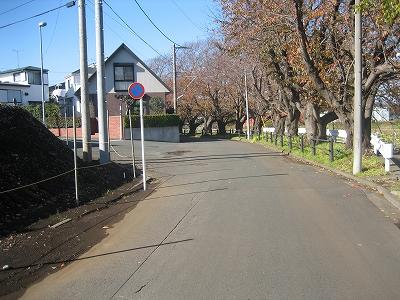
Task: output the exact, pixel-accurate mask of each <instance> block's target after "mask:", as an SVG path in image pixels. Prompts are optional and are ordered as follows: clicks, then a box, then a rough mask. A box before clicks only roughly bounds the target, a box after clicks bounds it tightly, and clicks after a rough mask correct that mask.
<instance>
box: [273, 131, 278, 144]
mask: <svg viewBox="0 0 400 300" xmlns="http://www.w3.org/2000/svg"><path fill="white" fill-rule="evenodd" d="M274 142H275V146H276V145H278V134H277V133H275V134H274Z"/></svg>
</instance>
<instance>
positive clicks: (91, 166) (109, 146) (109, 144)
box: [0, 110, 136, 205]
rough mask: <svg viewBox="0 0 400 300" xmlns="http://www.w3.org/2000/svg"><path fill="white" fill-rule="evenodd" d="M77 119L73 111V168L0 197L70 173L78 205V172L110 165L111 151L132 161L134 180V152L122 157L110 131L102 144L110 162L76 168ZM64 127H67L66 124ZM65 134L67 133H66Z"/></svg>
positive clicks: (5, 192)
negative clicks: (111, 137)
mask: <svg viewBox="0 0 400 300" xmlns="http://www.w3.org/2000/svg"><path fill="white" fill-rule="evenodd" d="M77 119H79V118H76V117H75V111H74V110H73V116H72V120H73V122H72V123H73V124H72V127H73V136H72V142H73V148H72V150H73V151H74V168H71V169H69V170H67V171H64V172H61V173H59V174H56V175H53V176H49V177H47V178H44V179H40V180H37V181H35V182H32V183H29V184H24V185H21V186H15V187H13V188H9V189H7V190H3V191H0V195H4V194H8V193H12V192H15V191H19V190H22V189H26V188H29V187H32V186H35V185H38V184H41V183H45V182H49V181H52V180H55V179H57V178H60V177H63V176H66V175H68V174H70V173H74V182H75V200H76V204H77V205H79V191H78V182H77V181H78V178H77V174H78V172H79V171H82V170H86V169H92V168H99V167H104V166H106V165H110V164H111V163H113V162H112V161H111V151H113V152H114V153H115V154H116V155H117V156H118V157H121V158H131V159H132V161H133V163H132V168H133V178H136V169H135V163H134V151H133V149H131V150H132V151H131V155H130V156H127V155H122V154H121V153H119V152H118V151H117V150H116V149H115V148H114V147H113V146H112V144H111V140H110V131H109V130H108V133H109V135H108V140H107V141H105V142H104V144H106V145H108V147H107V149H108V155H109V159H110V161H108V162H106V163H100V164H95V165H89V166H80V167H78V166H77V158H78V154H77V148H78V147H77V139H76V128H77V127H76V123H78V122H76V120H77ZM65 125H66V127H67V123H66V124H65ZM108 129H109V128H108ZM66 132H68V131H66ZM69 138H70V137H69V136H68V134H67V135H66V136H65V141H66V144H67V146H68V147H70V146H71V145H70V142H71V141H70V139H69ZM87 143H89V144H98V141H91V142H87ZM131 146H132V147H133V143H132V144H131Z"/></svg>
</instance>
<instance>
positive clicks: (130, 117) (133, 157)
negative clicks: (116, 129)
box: [128, 108, 136, 178]
mask: <svg viewBox="0 0 400 300" xmlns="http://www.w3.org/2000/svg"><path fill="white" fill-rule="evenodd" d="M128 113H129V128H130V134H131V155H132V169H133V178H136V169H135V148H134V145H133V129H132V115H131V109H130V108H129V111H128Z"/></svg>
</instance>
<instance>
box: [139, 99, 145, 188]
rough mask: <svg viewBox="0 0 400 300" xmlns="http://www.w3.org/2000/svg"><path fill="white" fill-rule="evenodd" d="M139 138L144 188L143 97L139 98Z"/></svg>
mask: <svg viewBox="0 0 400 300" xmlns="http://www.w3.org/2000/svg"><path fill="white" fill-rule="evenodd" d="M140 139H141V142H142V169H143V170H142V172H143V176H142V177H143V190H144V191H145V190H146V161H145V159H144V122H143V97H142V98H140Z"/></svg>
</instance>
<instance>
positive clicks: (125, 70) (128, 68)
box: [114, 64, 134, 92]
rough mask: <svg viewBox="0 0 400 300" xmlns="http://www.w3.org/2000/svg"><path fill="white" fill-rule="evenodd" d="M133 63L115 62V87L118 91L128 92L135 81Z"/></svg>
mask: <svg viewBox="0 0 400 300" xmlns="http://www.w3.org/2000/svg"><path fill="white" fill-rule="evenodd" d="M133 77H134V76H133V64H114V89H115V91H116V92H126V91H127V90H128V87H129V85H130V84H131V83H132V82H133V81H134V78H133Z"/></svg>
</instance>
